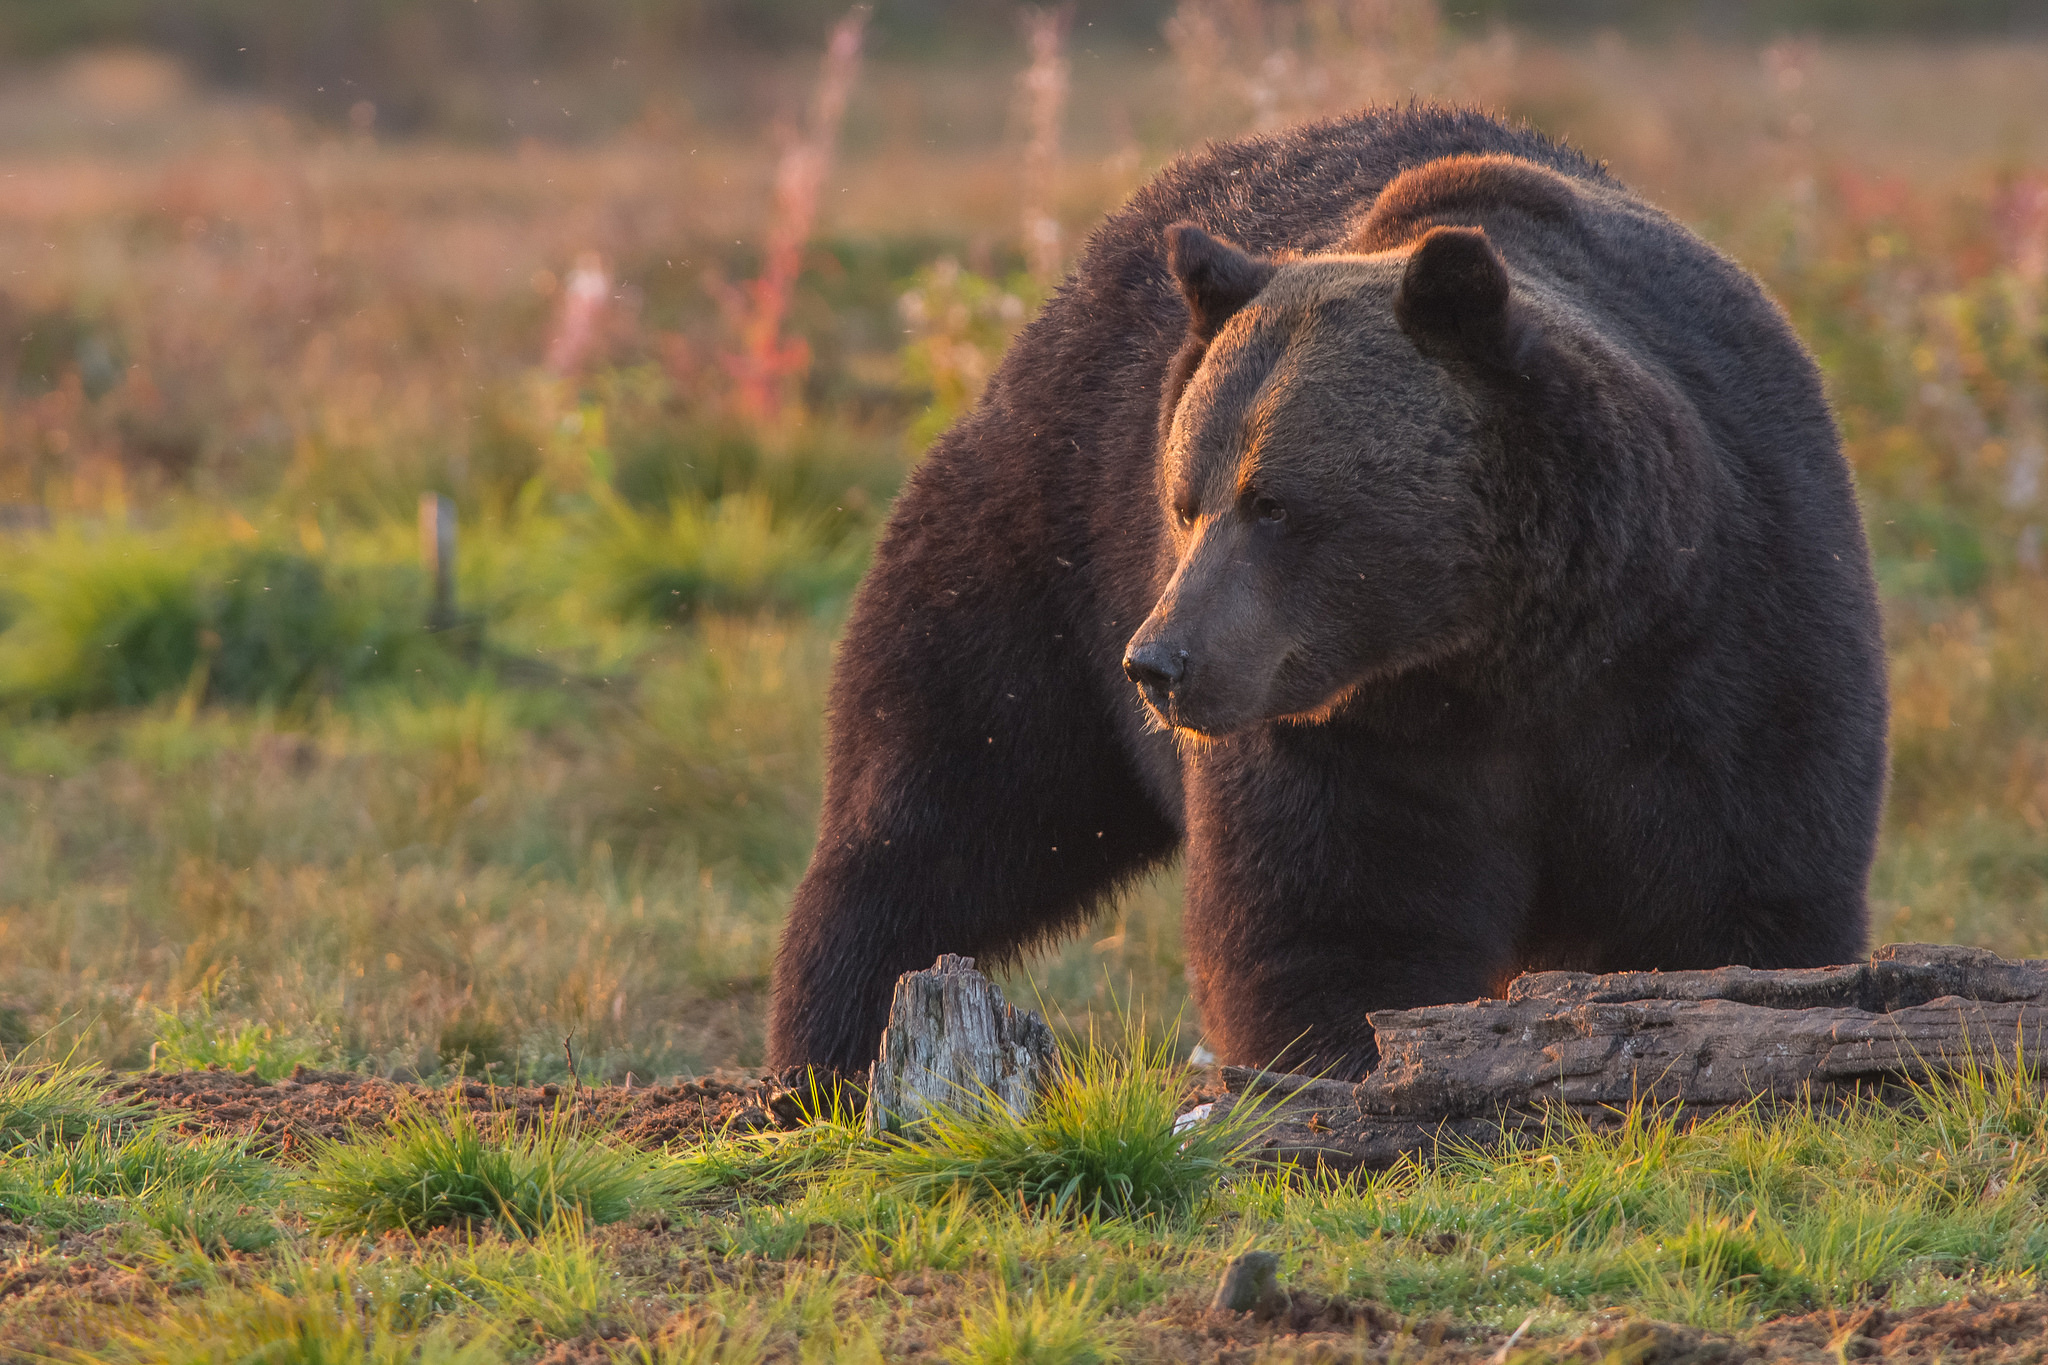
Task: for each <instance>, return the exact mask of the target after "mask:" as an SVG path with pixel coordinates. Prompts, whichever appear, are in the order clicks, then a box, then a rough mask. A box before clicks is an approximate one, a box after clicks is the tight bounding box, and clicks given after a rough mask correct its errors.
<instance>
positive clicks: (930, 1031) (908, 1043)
mask: <svg viewBox="0 0 2048 1365" xmlns="http://www.w3.org/2000/svg"><path fill="white" fill-rule="evenodd" d="M1057 1056H1058V1051H1057V1047H1056V1045H1055V1044H1054V1042H1053V1036H1052V1030H1051V1029H1050V1028H1047V1027H1046V1023H1045V1021H1044V1020H1043V1019H1041V1018H1039V1017H1038V1016H1037V1015H1035V1014H1033V1013H1032V1012H1031V1011H1030V1010H1020V1009H1017V1008H1015V1007H1014V1006H1012V1005H1009V1004H1007V1003H1006V1002H1005V1001H1004V1000H1003V993H1002V992H1001V991H999V990H997V989H996V987H995V983H994V982H992V981H990V980H989V979H988V978H987V977H985V976H983V975H982V974H981V973H980V972H978V971H976V970H974V959H973V958H971V957H956V956H954V955H953V954H951V953H944V954H941V955H940V957H939V960H938V961H937V962H936V963H935V964H933V966H932V967H931V969H930V970H929V971H922V972H905V973H904V974H903V975H902V976H900V977H898V978H896V997H895V999H894V1000H893V1001H891V1002H890V1005H889V1026H888V1028H886V1029H884V1030H883V1032H882V1051H881V1055H880V1056H879V1057H877V1058H876V1060H875V1064H874V1067H873V1068H872V1069H871V1070H870V1071H869V1073H868V1113H867V1122H868V1131H869V1132H870V1133H875V1134H881V1133H900V1132H902V1131H903V1130H904V1129H905V1128H907V1127H908V1126H910V1125H911V1124H914V1123H916V1122H918V1121H919V1120H921V1119H923V1118H924V1117H925V1116H926V1115H927V1114H929V1113H931V1112H932V1111H933V1110H934V1109H956V1110H957V1109H973V1108H975V1107H977V1106H980V1105H982V1104H985V1103H988V1102H989V1101H990V1100H994V1101H995V1102H997V1103H1000V1104H1002V1105H1003V1106H1004V1107H1005V1108H1007V1109H1008V1110H1009V1111H1010V1112H1011V1113H1013V1114H1016V1115H1018V1116H1019V1117H1022V1116H1023V1115H1024V1114H1025V1113H1026V1112H1027V1111H1028V1110H1029V1109H1030V1107H1031V1104H1032V1102H1033V1101H1034V1100H1035V1099H1036V1098H1037V1094H1038V1088H1039V1086H1040V1084H1042V1083H1043V1081H1044V1079H1045V1077H1046V1076H1047V1075H1048V1074H1049V1073H1050V1072H1051V1070H1052V1067H1053V1064H1054V1061H1055V1059H1056V1058H1057Z"/></svg>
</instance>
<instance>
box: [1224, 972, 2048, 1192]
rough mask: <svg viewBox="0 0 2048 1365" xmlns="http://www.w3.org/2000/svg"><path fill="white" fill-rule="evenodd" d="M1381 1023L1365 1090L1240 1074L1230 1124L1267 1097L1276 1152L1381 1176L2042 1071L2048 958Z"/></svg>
mask: <svg viewBox="0 0 2048 1365" xmlns="http://www.w3.org/2000/svg"><path fill="white" fill-rule="evenodd" d="M1370 1018H1371V1020H1372V1024H1373V1027H1374V1029H1375V1030H1377V1032H1378V1035H1379V1046H1380V1061H1379V1065H1378V1066H1377V1067H1376V1068H1375V1069H1374V1070H1373V1072H1372V1074H1371V1075H1369V1076H1367V1077H1366V1078H1365V1079H1364V1080H1363V1081H1361V1082H1359V1083H1358V1084H1356V1085H1352V1084H1348V1083H1344V1082H1338V1081H1330V1080H1318V1079H1314V1078H1311V1077H1305V1076H1291V1075H1282V1074H1277V1073H1270V1072H1259V1071H1250V1070H1241V1069H1237V1068H1228V1067H1226V1068H1222V1069H1221V1071H1220V1075H1219V1078H1218V1079H1219V1081H1220V1084H1221V1087H1222V1088H1223V1089H1224V1090H1225V1091H1226V1092H1227V1094H1228V1098H1227V1099H1226V1100H1225V1101H1224V1102H1223V1104H1222V1105H1221V1106H1220V1109H1219V1112H1220V1110H1221V1109H1227V1107H1228V1105H1230V1104H1234V1103H1238V1102H1240V1101H1242V1100H1243V1098H1244V1097H1245V1096H1247V1095H1259V1096H1264V1097H1265V1098H1264V1099H1262V1100H1261V1101H1260V1102H1261V1103H1262V1104H1264V1105H1267V1106H1269V1107H1270V1109H1271V1112H1272V1114H1273V1120H1274V1121H1273V1124H1272V1126H1271V1127H1270V1128H1268V1130H1267V1133H1266V1137H1265V1140H1264V1142H1265V1147H1266V1150H1267V1152H1268V1154H1269V1155H1272V1156H1275V1157H1287V1156H1298V1157H1302V1158H1308V1159H1313V1160H1316V1161H1319V1162H1322V1163H1324V1164H1327V1165H1331V1166H1335V1167H1339V1168H1346V1167H1365V1168H1372V1169H1379V1168H1384V1167H1386V1166H1389V1165H1392V1164H1393V1163H1394V1162H1396V1161H1398V1160H1399V1159H1400V1158H1401V1157H1402V1156H1404V1155H1408V1154H1410V1153H1415V1154H1420V1155H1429V1154H1431V1153H1432V1152H1434V1151H1435V1150H1436V1149H1438V1148H1439V1147H1440V1146H1442V1145H1444V1144H1446V1143H1486V1142H1493V1141H1497V1140H1499V1139H1500V1138H1502V1137H1503V1136H1507V1135H1512V1134H1516V1133H1522V1132H1530V1131H1534V1130H1539V1129H1541V1128H1542V1127H1544V1126H1545V1125H1546V1124H1551V1123H1555V1122H1556V1121H1557V1120H1558V1119H1559V1118H1560V1117H1561V1116H1562V1115H1566V1114H1572V1115H1577V1116H1578V1117H1580V1118H1582V1119H1584V1120H1586V1121H1587V1122H1589V1123H1591V1124H1594V1125H1595V1126H1603V1125H1606V1124H1610V1123H1613V1122H1616V1121H1618V1119H1619V1116H1620V1114H1621V1113H1622V1112H1623V1111H1624V1110H1625V1109H1626V1108H1627V1107H1628V1106H1629V1105H1631V1104H1633V1103H1637V1102H1647V1103H1649V1104H1653V1105H1677V1106H1679V1107H1680V1108H1681V1111H1682V1112H1683V1113H1684V1114H1686V1115H1688V1116H1691V1117H1700V1116H1704V1115H1707V1114H1712V1113H1715V1112H1719V1111H1721V1110H1725V1109H1727V1108H1729V1107H1730V1106H1735V1105H1743V1104H1749V1103H1752V1102H1754V1101H1756V1100H1758V1099H1759V1098H1762V1099H1765V1100H1773V1101H1778V1100H1793V1099H1800V1098H1805V1097H1811V1098H1813V1099H1816V1100H1819V1101H1821V1102H1841V1101H1845V1100H1847V1099H1848V1098H1849V1097H1851V1096H1853V1095H1858V1094H1880V1095H1882V1094H1885V1093H1887V1092H1897V1091H1898V1090H1900V1089H1901V1088H1903V1087H1906V1086H1909V1085H1910V1084H1912V1083H1918V1082H1925V1081H1928V1080H1931V1079H1934V1078H1936V1077H1939V1076H1943V1075H1950V1074H1954V1073H1956V1072H1958V1071H1960V1070H1963V1069H1966V1068H1969V1067H1972V1066H1992V1065H2011V1064H2013V1063H2014V1062H2015V1061H2018V1060H2021V1059H2023V1058H2024V1057H2025V1056H2026V1054H2027V1053H2028V1052H2029V1051H2031V1050H2032V1049H2033V1047H2034V1041H2033V1040H2034V1039H2035V1038H2037V1037H2038V1036H2039V1034H2040V1031H2041V1029H2042V1027H2043V1025H2044V1024H2048V960H2032V961H2022V962H2012V961H2007V960H2005V959H2003V958H2000V957H1998V956H1997V955H1996V954H1993V953H1990V952H1986V951H1985V950H1983V949H1979V948H1957V947H1943V946H1938V945H1932V944H1917V943H1916V944H1894V945H1892V946H1890V947H1887V948H1881V949H1879V950H1878V951H1877V953H1876V954H1875V955H1874V956H1872V958H1871V959H1870V961H1869V962H1867V963H1858V964H1852V965H1848V966H1840V967H1818V968H1812V969H1803V970H1793V971H1758V970H1752V969H1750V968H1746V967H1726V968H1721V969H1719V970H1715V971H1686V972H1619V973H1614V974H1612V975H1604V976H1595V975H1590V974H1586V973H1581V972H1535V973H1530V974H1527V975H1524V976H1521V977H1518V978H1517V979H1516V980H1515V981H1514V982H1512V983H1511V984H1510V986H1509V988H1508V995H1507V998H1506V999H1505V1000H1475V1001H1472V1002H1471V1003H1469V1004H1463V1005H1436V1006H1431V1007H1429V1008H1425V1009H1412V1010H1381V1011H1377V1012H1375V1013H1374V1014H1372V1015H1371V1016H1370Z"/></svg>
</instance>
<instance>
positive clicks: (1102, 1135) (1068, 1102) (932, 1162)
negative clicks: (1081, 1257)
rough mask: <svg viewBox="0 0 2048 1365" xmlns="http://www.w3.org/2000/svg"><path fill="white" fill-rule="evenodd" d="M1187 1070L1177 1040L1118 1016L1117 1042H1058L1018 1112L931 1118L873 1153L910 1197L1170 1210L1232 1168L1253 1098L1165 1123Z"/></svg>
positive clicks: (1156, 1213) (963, 1110) (1249, 1123)
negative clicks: (1047, 1075) (1183, 1122)
mask: <svg viewBox="0 0 2048 1365" xmlns="http://www.w3.org/2000/svg"><path fill="white" fill-rule="evenodd" d="M1186 1079H1187V1069H1186V1067H1185V1066H1184V1065H1182V1064H1181V1063H1180V1062H1179V1061H1178V1060H1177V1049H1176V1048H1175V1047H1174V1045H1173V1044H1172V1043H1170V1042H1167V1041H1165V1040H1163V1039H1162V1040H1153V1039H1150V1038H1148V1037H1147V1036H1146V1035H1145V1032H1144V1030H1143V1027H1142V1025H1141V1023H1140V1022H1139V1021H1136V1020H1132V1019H1127V1020H1126V1022H1125V1028H1124V1036H1123V1038H1122V1040H1121V1042H1120V1044H1119V1045H1117V1046H1107V1045H1104V1044H1103V1043H1102V1042H1101V1040H1100V1039H1098V1038H1096V1037H1095V1036H1093V1034H1092V1032H1091V1034H1090V1036H1089V1037H1088V1040H1087V1042H1086V1044H1085V1045H1083V1046H1080V1047H1078V1048H1075V1049H1071V1050H1069V1051H1068V1052H1067V1053H1066V1054H1065V1055H1064V1057H1063V1059H1062V1063H1061V1066H1060V1067H1059V1069H1058V1070H1057V1071H1056V1073H1055V1074H1054V1076H1053V1078H1052V1081H1051V1083H1050V1084H1049V1085H1048V1086H1047V1087H1046V1088H1045V1090H1044V1091H1043V1092H1042V1093H1041V1095H1040V1097H1039V1102H1038V1104H1037V1105H1036V1106H1035V1107H1034V1108H1033V1109H1032V1111H1031V1112H1030V1113H1029V1114H1027V1115H1025V1116H1024V1117H1022V1118H1019V1117H1017V1116H1015V1115H1013V1114H1011V1113H1010V1112H1009V1111H1008V1110H1007V1109H1005V1108H1004V1107H1003V1106H1002V1105H1001V1104H987V1105H979V1104H977V1105H965V1106H962V1107H960V1108H958V1109H952V1110H941V1111H939V1112H938V1113H935V1114H933V1115H931V1116H930V1117H929V1118H928V1119H927V1120H925V1121H924V1122H923V1123H922V1124H920V1125H919V1127H918V1129H917V1130H916V1131H914V1132H913V1133H911V1134H908V1135H906V1136H905V1137H904V1138H903V1139H902V1140H900V1141H897V1142H893V1143H890V1144H888V1145H886V1146H884V1147H883V1148H882V1150H880V1151H879V1152H877V1153H876V1155H875V1157H874V1165H875V1167H876V1169H877V1172H878V1173H879V1174H880V1175H881V1176H882V1178H883V1179H884V1180H886V1181H889V1182H891V1183H893V1184H894V1185H896V1186H898V1187H899V1188H902V1189H904V1190H905V1191H906V1192H909V1193H912V1194H914V1195H916V1196H918V1197H935V1196H943V1195H945V1194H948V1193H950V1192H952V1191H955V1190H965V1191H968V1192H970V1193H971V1194H973V1195H976V1196H980V1197H988V1198H992V1199H996V1200H999V1201H1002V1202H1004V1203H1009V1204H1014V1205H1020V1206H1022V1207H1026V1208H1030V1209H1034V1210H1038V1211H1042V1212H1047V1213H1056V1214H1064V1215H1072V1216H1075V1217H1081V1218H1104V1217H1113V1218H1151V1217H1182V1216H1185V1215H1188V1214H1190V1213H1192V1212H1194V1211H1195V1210H1196V1209H1197V1208H1198V1207H1199V1206H1200V1205H1201V1203H1202V1201H1203V1200H1204V1199H1205V1198H1207V1197H1208V1195H1209V1193H1210V1191H1212V1190H1213V1189H1214V1188H1215V1186H1216V1183H1217V1182H1218V1181H1219V1180H1220V1179H1222V1178H1223V1177H1224V1176H1225V1175H1226V1174H1228V1173H1229V1172H1230V1171H1231V1170H1233V1169H1234V1168H1235V1167H1236V1166H1237V1164H1238V1161H1239V1158H1240V1157H1241V1156H1242V1154H1243V1152H1244V1150H1245V1149H1246V1147H1247V1146H1249V1144H1250V1143H1251V1141H1252V1140H1253V1137H1254V1135H1255V1134H1256V1132H1257V1131H1258V1123H1259V1119H1260V1117H1261V1111H1260V1108H1259V1106H1256V1105H1253V1104H1240V1105H1239V1106H1237V1107H1236V1108H1235V1109H1234V1110H1233V1111H1232V1113H1231V1115H1230V1117H1229V1118H1226V1119H1223V1120H1220V1121H1216V1122H1210V1123H1203V1124H1198V1125H1196V1126H1195V1127H1194V1128H1191V1129H1189V1130H1188V1131H1187V1132H1185V1133H1176V1132H1175V1131H1174V1126H1173V1124H1174V1119H1175V1117H1176V1116H1177V1115H1178V1114H1179V1112H1180V1100H1181V1095H1182V1093H1183V1091H1184V1089H1185V1082H1186Z"/></svg>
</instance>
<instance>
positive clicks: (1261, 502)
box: [1252, 493, 1287, 525]
mask: <svg viewBox="0 0 2048 1365" xmlns="http://www.w3.org/2000/svg"><path fill="white" fill-rule="evenodd" d="M1252 517H1253V519H1254V520H1256V521H1262V522H1265V523H1267V524H1268V525H1277V524H1278V523H1280V522H1283V521H1285V520H1287V509H1286V508H1285V507H1282V506H1281V505H1280V500H1279V499H1278V498H1272V497H1268V496H1267V495H1266V494H1264V493H1260V494H1259V495H1257V496H1256V497H1254V498H1253V499H1252Z"/></svg>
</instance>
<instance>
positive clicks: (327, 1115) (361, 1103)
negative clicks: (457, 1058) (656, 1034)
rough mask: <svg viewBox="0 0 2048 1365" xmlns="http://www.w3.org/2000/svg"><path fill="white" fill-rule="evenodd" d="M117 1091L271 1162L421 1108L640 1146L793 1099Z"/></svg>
mask: <svg viewBox="0 0 2048 1365" xmlns="http://www.w3.org/2000/svg"><path fill="white" fill-rule="evenodd" d="M114 1094H115V1095H117V1096H120V1097H122V1098H125V1099H139V1100H144V1101H147V1102H149V1103H152V1104H155V1105H157V1106H159V1107H160V1108H162V1109H163V1110H165V1111H166V1112H167V1113H168V1114H170V1115H171V1116H172V1117H173V1118H175V1119H176V1120H177V1126H178V1129H179V1130H180V1131H181V1132H188V1133H224V1134H233V1135H247V1136H249V1137H251V1138H252V1139H254V1142H253V1144H252V1145H253V1146H255V1147H256V1149H257V1150H259V1151H263V1152H266V1153H269V1154H273V1155H289V1154H290V1153H291V1152H292V1151H293V1150H294V1149H295V1148H297V1147H299V1146H300V1145H302V1144H303V1143H304V1142H305V1141H306V1140H307V1139H309V1138H326V1139H343V1138H347V1137H349V1136H350V1135H352V1134H374V1133H379V1132H382V1131H384V1130H385V1129H386V1127H387V1126H388V1125H389V1123H390V1120H391V1119H392V1118H393V1117H395V1116H396V1115H398V1114H401V1113H404V1112H406V1111H407V1110H408V1108H411V1107H415V1106H420V1105H426V1106H438V1105H444V1104H464V1105H467V1106H468V1107H469V1108H470V1109H472V1110H475V1111H478V1112H489V1111H498V1112H509V1113H511V1114H512V1115H514V1116H515V1120H516V1121H517V1122H519V1123H522V1124H524V1123H529V1122H532V1121H534V1120H536V1119H538V1118H539V1117H540V1116H541V1115H543V1114H548V1113H554V1112H566V1113H573V1114H575V1115H577V1116H578V1117H581V1118H587V1119H592V1120H595V1121H596V1122H598V1123H599V1124H602V1125H603V1126H605V1127H607V1128H609V1129H610V1130H612V1131H613V1132H615V1133H616V1134H617V1135H618V1136H619V1137H621V1138H623V1139H624V1140H625V1141H627V1142H630V1143H632V1144H633V1145H635V1146H638V1147H646V1148H660V1147H665V1146H667V1145H668V1144H670V1143H672V1142H676V1141H678V1140H682V1141H688V1140H693V1139H698V1138H701V1137H703V1136H704V1135H706V1134H708V1133H712V1132H717V1131H720V1130H724V1129H731V1130H732V1131H736V1132H754V1131H758V1130H760V1129H763V1128H771V1127H776V1126H778V1125H780V1124H782V1123H786V1122H788V1121H790V1120H791V1119H792V1118H794V1117H795V1114H794V1109H793V1104H792V1101H791V1099H790V1098H789V1097H786V1096H784V1095H782V1093H781V1092H779V1091H778V1090H777V1089H776V1088H775V1087H774V1085H773V1084H772V1083H771V1081H770V1080H769V1078H768V1077H767V1075H766V1073H764V1072H760V1071H717V1072H714V1073H712V1074H711V1075H710V1076H708V1077H703V1078H700V1079H692V1080H672V1081H666V1082H663V1083H660V1084H657V1085H647V1086H633V1087H630V1088H629V1087H626V1086H610V1085H608V1086H565V1085H552V1084H551V1085H541V1086H506V1085H486V1084H483V1083H480V1082H477V1081H465V1082H462V1083H460V1084H457V1085H451V1086H426V1085H412V1084H407V1083H404V1082H396V1081H386V1080H381V1079H378V1078H376V1077H371V1076H360V1075H356V1074H354V1073H353V1072H345V1071H313V1070H309V1069H308V1068H305V1067H300V1068H298V1069H297V1070H295V1071H294V1072H293V1073H292V1074H291V1075H290V1076H289V1077H286V1078H285V1079H283V1080H278V1081H266V1080H264V1079H263V1078H262V1077H261V1076H259V1075H257V1074H256V1073H255V1072H254V1070H253V1069H252V1070H250V1071H246V1072H236V1071H181V1072H142V1073H138V1074H135V1075H131V1076H128V1077H126V1078H124V1079H123V1080H122V1081H121V1082H120V1083H119V1084H117V1085H116V1086H115V1087H114Z"/></svg>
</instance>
